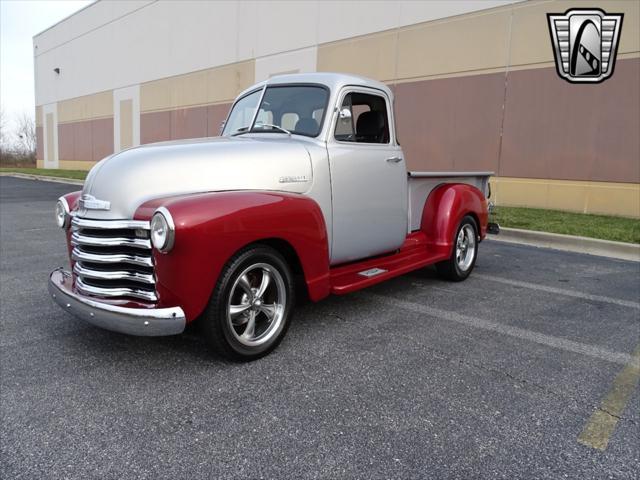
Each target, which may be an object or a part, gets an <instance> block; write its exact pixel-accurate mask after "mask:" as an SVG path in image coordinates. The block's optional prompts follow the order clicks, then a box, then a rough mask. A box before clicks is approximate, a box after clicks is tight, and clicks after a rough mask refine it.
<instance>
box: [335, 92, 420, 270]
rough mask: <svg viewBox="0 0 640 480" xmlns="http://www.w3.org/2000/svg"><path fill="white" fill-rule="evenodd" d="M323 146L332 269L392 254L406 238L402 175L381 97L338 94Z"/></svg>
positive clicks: (398, 152) (398, 150) (387, 104)
mask: <svg viewBox="0 0 640 480" xmlns="http://www.w3.org/2000/svg"><path fill="white" fill-rule="evenodd" d="M338 105H339V107H338V109H337V112H336V114H335V115H334V119H333V125H332V131H331V132H330V136H329V138H328V141H327V149H328V153H329V164H330V168H331V195H332V205H333V206H332V209H333V212H332V213H333V236H332V248H331V263H332V265H335V264H339V263H345V262H350V261H354V260H359V259H362V258H366V257H371V256H374V255H379V254H382V253H387V252H392V251H394V250H396V249H398V248H399V247H400V246H401V245H402V244H403V242H404V240H405V238H406V235H407V221H408V220H407V171H406V166H405V160H404V158H403V155H402V149H401V148H400V146H399V145H398V144H397V143H396V140H395V138H396V135H395V131H394V124H393V121H392V117H391V115H390V112H391V111H392V105H391V101H390V98H389V97H388V96H387V95H386V93H385V92H383V91H381V90H377V89H370V88H363V87H353V88H346V89H344V90H343V92H341V95H340V96H339V100H338Z"/></svg>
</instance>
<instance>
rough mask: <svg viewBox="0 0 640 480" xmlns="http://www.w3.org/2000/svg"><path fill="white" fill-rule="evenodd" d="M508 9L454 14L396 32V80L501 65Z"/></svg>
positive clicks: (505, 41)
mask: <svg viewBox="0 0 640 480" xmlns="http://www.w3.org/2000/svg"><path fill="white" fill-rule="evenodd" d="M510 17H511V11H510V9H505V8H501V9H497V10H492V11H490V12H487V13H483V14H475V15H467V16H462V17H455V18H452V19H449V20H446V21H438V22H432V23H426V24H422V25H419V26H414V27H408V28H406V29H402V30H400V32H399V38H398V58H397V62H398V67H397V75H396V77H397V78H398V79H403V78H413V77H426V76H432V75H440V74H451V73H456V72H467V71H474V70H484V69H490V68H496V67H504V66H505V65H506V62H507V47H508V32H509V22H510Z"/></svg>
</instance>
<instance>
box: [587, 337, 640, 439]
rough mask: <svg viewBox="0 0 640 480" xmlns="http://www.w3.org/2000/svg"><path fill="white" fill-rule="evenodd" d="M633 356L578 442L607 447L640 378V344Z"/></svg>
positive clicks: (617, 377) (594, 413)
mask: <svg viewBox="0 0 640 480" xmlns="http://www.w3.org/2000/svg"><path fill="white" fill-rule="evenodd" d="M632 358H633V360H632V361H630V362H629V363H627V365H625V367H624V368H623V369H622V371H621V372H620V373H619V374H618V375H617V376H616V378H615V379H614V380H613V385H612V386H611V390H609V393H608V394H607V396H606V397H604V400H602V403H601V404H600V406H599V407H598V408H597V409H596V411H595V412H593V414H592V415H591V417H590V418H589V421H588V422H587V424H586V425H585V427H584V429H583V430H582V433H580V435H579V436H578V442H580V443H582V444H583V445H586V446H588V447H591V448H596V449H598V450H606V449H607V445H608V444H609V439H610V438H611V435H612V434H613V432H614V430H615V428H616V425H617V424H618V420H619V419H620V417H622V414H623V412H624V409H625V408H626V406H627V403H629V399H630V398H631V395H632V394H633V391H634V389H635V388H636V386H637V385H638V381H639V380H640V366H639V365H638V361H640V345H638V347H637V348H636V350H635V352H633V355H632Z"/></svg>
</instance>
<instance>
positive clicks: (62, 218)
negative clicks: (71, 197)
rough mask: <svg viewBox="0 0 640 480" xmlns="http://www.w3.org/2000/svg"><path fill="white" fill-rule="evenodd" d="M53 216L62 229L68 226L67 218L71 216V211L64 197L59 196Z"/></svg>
mask: <svg viewBox="0 0 640 480" xmlns="http://www.w3.org/2000/svg"><path fill="white" fill-rule="evenodd" d="M61 214H62V215H61ZM55 217H56V224H57V225H58V227H60V228H62V229H66V228H68V227H69V218H70V217H71V212H70V210H69V204H68V203H67V200H66V199H65V198H64V197H60V198H59V199H58V201H57V202H56V208H55Z"/></svg>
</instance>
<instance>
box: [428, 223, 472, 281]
mask: <svg viewBox="0 0 640 480" xmlns="http://www.w3.org/2000/svg"><path fill="white" fill-rule="evenodd" d="M463 230H464V233H463V236H464V238H465V239H466V238H467V237H470V236H471V235H473V240H472V241H469V243H468V244H467V248H466V249H465V250H464V253H465V255H466V254H467V250H469V247H471V249H472V250H471V251H470V252H469V254H471V255H472V257H471V258H468V257H466V256H465V257H463V258H464V261H461V260H460V257H459V251H458V248H457V247H458V239H459V237H460V232H462V231H463ZM471 232H472V233H471ZM478 243H479V239H478V226H477V225H476V222H475V220H474V219H473V217H472V216H470V215H466V216H465V217H464V218H463V219H462V220H461V221H460V225H458V228H457V229H456V234H455V236H454V237H453V249H452V251H451V256H450V257H449V259H448V260H445V261H443V262H439V263H436V269H437V270H438V273H439V274H440V276H441V277H442V278H444V279H446V280H450V281H452V282H461V281H462V280H464V279H466V278H467V277H468V276H469V275H470V274H471V272H472V271H473V267H474V266H475V264H476V259H477V258H478Z"/></svg>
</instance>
